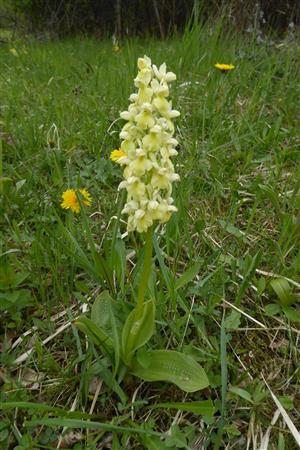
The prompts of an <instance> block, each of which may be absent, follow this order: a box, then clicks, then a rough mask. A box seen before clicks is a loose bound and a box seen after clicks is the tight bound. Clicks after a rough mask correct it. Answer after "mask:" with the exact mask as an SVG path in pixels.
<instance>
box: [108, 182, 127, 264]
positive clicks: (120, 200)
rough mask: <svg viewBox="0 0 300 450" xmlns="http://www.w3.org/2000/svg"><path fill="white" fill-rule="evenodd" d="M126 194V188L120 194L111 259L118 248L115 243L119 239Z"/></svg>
mask: <svg viewBox="0 0 300 450" xmlns="http://www.w3.org/2000/svg"><path fill="white" fill-rule="evenodd" d="M125 196H126V190H125V189H124V190H123V192H122V194H121V195H120V198H119V202H118V210H117V219H116V222H115V225H114V229H113V235H112V241H111V260H112V261H113V258H114V255H115V252H116V249H115V245H116V240H117V234H118V230H119V224H120V219H121V212H122V208H123V205H124V201H125Z"/></svg>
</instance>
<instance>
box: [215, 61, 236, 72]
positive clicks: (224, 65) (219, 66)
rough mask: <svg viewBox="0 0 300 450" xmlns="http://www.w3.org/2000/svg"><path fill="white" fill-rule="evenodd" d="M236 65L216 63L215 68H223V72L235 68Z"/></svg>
mask: <svg viewBox="0 0 300 450" xmlns="http://www.w3.org/2000/svg"><path fill="white" fill-rule="evenodd" d="M234 67H235V66H234V65H233V64H219V63H217V64H215V68H216V69H219V70H221V72H228V71H230V70H232V69H234Z"/></svg>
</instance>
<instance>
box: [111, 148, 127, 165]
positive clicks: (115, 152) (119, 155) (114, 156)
mask: <svg viewBox="0 0 300 450" xmlns="http://www.w3.org/2000/svg"><path fill="white" fill-rule="evenodd" d="M123 156H126V154H125V153H124V152H123V150H121V149H119V150H113V151H112V152H111V154H110V159H111V160H112V161H113V162H118V160H119V159H120V158H122V157H123Z"/></svg>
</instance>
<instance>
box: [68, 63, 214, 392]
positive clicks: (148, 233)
mask: <svg viewBox="0 0 300 450" xmlns="http://www.w3.org/2000/svg"><path fill="white" fill-rule="evenodd" d="M137 65H138V69H139V71H138V74H137V77H136V78H135V80H134V84H135V86H136V88H137V92H135V93H133V94H132V95H131V96H130V105H129V107H128V110H127V111H124V112H122V113H121V114H120V116H121V118H122V119H124V120H125V121H126V124H125V125H124V126H123V128H122V131H121V133H120V138H121V145H120V148H119V149H117V150H114V151H113V152H112V154H111V159H112V160H113V161H115V162H116V163H118V164H119V165H120V166H121V167H122V168H123V176H124V180H123V181H122V182H121V183H120V185H119V190H123V189H125V190H126V192H127V199H126V203H125V205H124V206H123V209H122V211H121V213H122V214H124V215H126V216H127V230H128V233H139V234H141V236H142V238H144V255H143V266H142V271H141V274H140V281H139V286H138V290H137V291H138V292H137V295H134V299H133V302H132V303H134V304H132V309H131V311H130V312H129V313H128V314H127V316H126V317H124V314H123V316H122V314H121V313H120V309H118V303H117V302H116V300H115V299H114V298H113V295H111V294H112V293H110V292H109V291H104V292H102V293H101V294H100V295H99V296H98V297H97V298H96V300H95V302H94V304H93V306H92V309H91V319H89V318H87V317H86V316H81V317H80V318H79V319H77V320H76V322H75V324H76V325H77V327H78V328H79V329H80V330H81V331H83V332H84V333H86V335H87V336H88V337H89V338H90V340H91V341H93V342H94V343H95V344H96V345H97V347H99V348H100V349H101V352H102V354H104V355H105V356H106V357H107V358H108V360H109V364H111V366H112V367H113V368H114V370H113V373H114V375H115V376H117V380H118V383H120V382H121V381H122V380H123V378H124V377H125V376H126V375H128V374H131V375H134V376H136V377H139V378H141V379H143V380H145V381H166V382H171V383H174V384H176V385H177V386H178V387H179V388H181V389H182V390H184V391H186V392H194V391H197V390H200V389H203V388H205V387H207V386H208V379H207V376H206V373H205V371H204V369H203V368H202V367H201V366H200V365H199V364H198V363H197V362H196V361H195V360H194V359H193V358H192V357H191V356H190V355H186V354H184V353H181V352H179V351H176V350H164V349H162V350H151V349H149V348H148V347H147V344H148V342H149V340H150V339H151V338H152V336H153V335H154V333H155V313H156V302H155V298H154V297H153V294H151V293H150V290H149V289H148V286H149V279H150V278H151V277H150V276H151V272H152V247H153V232H154V228H155V226H156V225H159V224H162V223H165V222H167V221H168V220H169V219H170V217H171V215H172V214H173V213H175V212H176V211H177V209H176V207H175V206H174V200H173V198H172V184H173V182H175V181H178V180H179V175H178V174H176V173H175V170H174V165H173V163H172V157H174V156H176V155H177V150H176V147H177V145H178V142H177V140H176V139H175V138H174V133H175V127H174V124H173V119H174V118H176V117H178V116H179V115H180V113H179V112H178V111H177V110H175V109H173V108H172V103H171V101H170V100H168V97H169V83H171V82H173V81H174V80H175V79H176V75H175V74H174V73H173V72H167V68H166V64H162V65H161V66H160V67H159V68H157V67H156V65H154V64H152V62H151V60H150V58H148V57H147V56H145V57H144V58H139V59H138V62H137Z"/></svg>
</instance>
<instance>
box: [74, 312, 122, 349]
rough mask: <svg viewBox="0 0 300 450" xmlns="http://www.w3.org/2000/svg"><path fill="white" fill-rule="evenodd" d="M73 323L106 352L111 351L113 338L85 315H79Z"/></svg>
mask: <svg viewBox="0 0 300 450" xmlns="http://www.w3.org/2000/svg"><path fill="white" fill-rule="evenodd" d="M75 325H76V326H77V327H78V328H79V330H80V331H82V332H83V333H85V334H86V335H87V336H88V338H89V339H90V340H91V341H92V342H93V343H94V344H96V345H98V346H99V347H100V348H101V349H104V350H105V351H106V352H107V353H111V351H112V350H113V348H114V343H113V340H112V339H111V337H110V336H108V335H107V333H105V331H104V330H102V329H101V328H100V327H98V326H97V325H96V324H95V323H94V322H92V321H91V320H90V319H88V318H87V317H85V316H81V317H79V318H78V319H77V320H76V321H75Z"/></svg>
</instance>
